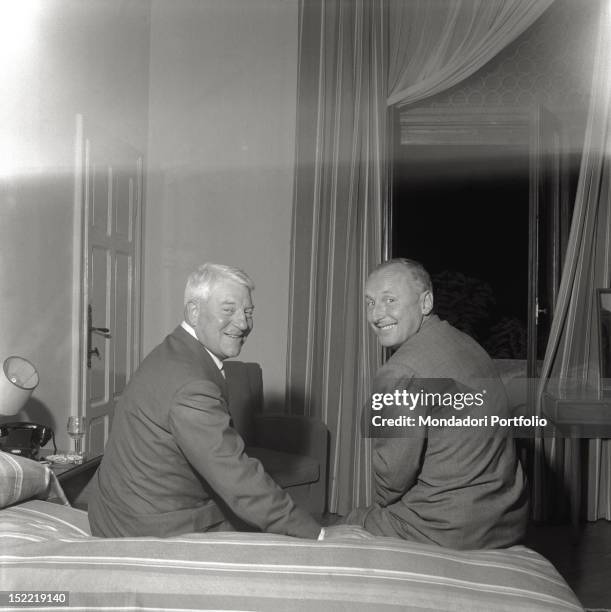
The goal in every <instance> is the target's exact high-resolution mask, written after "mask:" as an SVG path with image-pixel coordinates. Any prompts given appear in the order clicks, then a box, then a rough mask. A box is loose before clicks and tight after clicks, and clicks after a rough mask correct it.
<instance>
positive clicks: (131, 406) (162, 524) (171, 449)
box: [89, 327, 320, 538]
mask: <svg viewBox="0 0 611 612" xmlns="http://www.w3.org/2000/svg"><path fill="white" fill-rule="evenodd" d="M226 398H227V395H226V389H225V379H224V378H223V376H222V374H221V372H220V371H219V369H218V368H217V366H216V365H215V363H214V361H213V360H212V358H211V357H210V355H209V354H208V352H207V351H206V350H205V348H204V347H203V345H202V344H201V343H200V342H198V341H197V340H196V339H195V338H193V337H192V336H190V335H189V334H188V333H187V332H186V331H185V330H184V329H182V327H177V328H176V329H175V330H174V332H172V333H171V334H170V335H169V336H167V337H166V339H165V340H164V341H163V342H162V343H161V344H160V345H159V346H157V347H156V348H155V349H154V350H153V351H152V352H151V353H150V354H149V355H148V356H147V358H146V359H145V360H144V361H143V362H142V364H141V366H140V368H139V369H138V371H137V372H136V373H135V374H134V375H133V377H132V379H131V380H130V382H129V384H128V386H127V388H126V389H125V392H124V393H123V395H122V397H121V399H120V400H119V402H118V404H117V408H116V411H115V416H114V420H113V425H112V431H111V433H110V438H109V441H108V444H107V446H106V450H105V453H104V457H103V459H102V463H101V465H100V469H99V471H98V473H97V477H96V482H95V483H94V485H93V491H92V496H91V501H90V503H89V520H90V523H91V529H92V533H93V534H94V535H97V536H106V537H121V536H160V537H165V536H171V535H176V534H181V533H189V532H195V531H208V530H211V529H214V530H219V529H223V530H225V529H229V530H231V529H232V528H233V527H235V526H237V525H239V524H240V522H241V521H244V522H245V523H246V524H247V525H249V526H252V528H255V529H256V528H258V529H260V530H262V531H270V532H273V533H279V534H286V535H293V536H299V537H308V538H315V537H316V536H317V535H318V533H319V530H320V527H319V526H318V524H317V523H316V521H315V520H314V519H313V518H312V517H311V516H310V515H309V514H307V512H305V511H303V510H301V509H299V508H297V507H296V506H295V504H294V502H293V501H292V499H291V498H290V496H289V495H288V493H286V492H285V491H283V490H282V489H281V488H280V487H279V486H278V485H277V484H276V483H275V482H274V481H273V480H272V479H271V477H270V476H269V475H268V474H267V473H266V472H265V471H264V469H263V467H262V465H261V463H260V462H259V461H258V460H256V459H252V458H249V457H248V456H246V455H245V454H244V452H243V451H244V443H243V441H242V438H241V437H240V435H239V434H238V433H237V432H236V431H235V429H234V428H233V427H232V424H231V416H230V414H229V411H228V408H227V399H226Z"/></svg>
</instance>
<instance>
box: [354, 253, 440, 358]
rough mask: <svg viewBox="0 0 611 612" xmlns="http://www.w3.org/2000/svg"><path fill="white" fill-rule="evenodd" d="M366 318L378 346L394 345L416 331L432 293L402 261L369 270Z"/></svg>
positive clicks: (431, 299) (366, 287)
mask: <svg viewBox="0 0 611 612" xmlns="http://www.w3.org/2000/svg"><path fill="white" fill-rule="evenodd" d="M365 296H366V297H365V300H366V304H367V321H368V322H369V324H370V325H371V328H372V329H373V331H374V332H375V334H376V336H377V337H378V340H379V341H380V344H381V345H382V346H386V347H390V348H397V347H399V346H401V345H402V344H403V343H404V342H405V341H406V340H408V339H409V338H411V337H412V336H413V335H414V334H415V333H417V332H418V330H419V329H420V326H421V325H422V320H423V319H424V317H425V315H428V314H429V313H430V312H431V309H432V307H433V296H432V294H431V292H430V291H422V290H421V289H420V284H419V283H418V282H417V281H416V280H414V278H413V277H412V273H411V271H410V270H408V269H406V268H405V267H404V266H403V265H402V264H396V265H391V266H388V267H386V268H382V269H381V270H378V271H376V272H373V273H372V274H371V275H370V276H369V278H368V279H367V284H366V285H365Z"/></svg>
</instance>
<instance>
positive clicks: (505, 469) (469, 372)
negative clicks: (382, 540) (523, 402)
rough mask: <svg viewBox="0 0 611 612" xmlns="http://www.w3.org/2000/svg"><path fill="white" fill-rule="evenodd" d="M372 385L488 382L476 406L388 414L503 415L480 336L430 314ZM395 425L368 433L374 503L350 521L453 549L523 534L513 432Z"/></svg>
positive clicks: (468, 386) (462, 388)
mask: <svg viewBox="0 0 611 612" xmlns="http://www.w3.org/2000/svg"><path fill="white" fill-rule="evenodd" d="M373 386H374V392H378V393H392V392H394V390H395V389H398V390H407V391H411V392H413V393H418V392H419V391H420V390H424V391H425V392H443V393H456V392H459V393H460V392H463V393H464V392H468V391H471V392H473V391H481V389H482V387H484V388H485V389H486V402H485V404H484V405H483V406H481V407H477V406H472V407H464V408H463V409H462V410H460V411H456V410H455V409H454V408H453V407H445V408H442V407H435V408H430V409H427V410H425V409H423V408H419V409H418V410H415V411H414V412H413V413H410V412H409V411H408V410H406V409H399V410H395V414H394V416H396V415H398V414H399V413H402V414H406V415H408V414H411V415H417V414H425V415H426V414H430V415H431V416H433V417H450V416H452V414H454V415H456V416H457V417H461V418H464V417H466V416H467V415H470V416H472V417H473V418H481V417H483V416H485V415H486V414H488V416H489V417H490V416H491V415H492V414H493V413H494V414H496V415H498V416H500V417H506V416H508V413H507V398H506V394H505V390H504V387H503V385H502V382H501V381H500V379H499V377H498V375H497V373H496V370H495V367H494V364H493V362H492V360H491V359H490V358H489V356H488V355H487V354H486V352H485V351H484V350H483V349H482V348H481V347H480V346H479V344H477V342H475V341H474V340H473V339H472V338H470V337H469V336H467V335H466V334H463V333H462V332H460V331H459V330H457V329H455V328H454V327H452V326H451V325H449V324H448V323H447V322H445V321H441V320H440V319H439V318H438V317H437V316H436V315H432V316H431V317H430V318H428V319H426V320H425V322H424V324H423V326H422V328H421V329H420V331H419V332H418V333H417V334H415V335H414V336H412V337H411V338H410V339H409V340H408V341H407V342H405V343H404V344H403V345H402V346H401V347H399V349H398V350H397V351H396V352H395V353H394V354H393V355H392V357H391V358H390V359H389V360H388V361H387V362H386V364H385V365H384V366H383V367H382V368H380V370H379V371H378V373H377V374H376V378H375V381H374V385H373ZM366 414H369V415H370V414H371V413H367V412H366ZM399 435H402V437H378V438H376V439H374V440H373V449H374V451H373V465H374V471H375V492H376V500H375V501H376V505H374V506H372V507H370V508H367V509H359V510H358V511H356V512H355V513H353V515H352V516H351V517H348V522H356V523H360V524H363V525H364V526H365V528H366V529H367V530H369V531H371V532H372V533H376V534H380V535H398V536H400V537H402V538H405V539H409V540H416V541H420V542H427V543H435V544H439V545H442V546H447V547H450V548H459V549H467V548H500V547H505V546H511V545H513V544H515V543H517V542H519V541H520V539H521V538H522V537H523V535H524V531H525V528H526V521H527V515H528V499H527V495H526V487H525V479H524V475H523V473H522V468H521V466H520V463H519V462H518V461H517V457H516V453H515V448H514V441H513V439H512V438H510V437H507V436H502V435H496V436H495V435H493V430H492V429H490V428H483V427H482V428H479V427H445V428H440V427H429V428H427V427H419V428H415V429H413V430H412V429H411V428H410V429H409V431H402V432H400V433H399Z"/></svg>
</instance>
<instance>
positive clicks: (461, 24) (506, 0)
mask: <svg viewBox="0 0 611 612" xmlns="http://www.w3.org/2000/svg"><path fill="white" fill-rule="evenodd" d="M389 2H390V4H389V12H390V15H391V18H390V19H389V27H390V31H389V44H390V47H389V76H388V85H389V94H388V104H389V105H393V104H396V105H398V106H404V105H406V104H413V103H414V102H417V101H419V100H422V99H424V98H428V97H429V96H433V95H435V94H437V93H439V92H441V91H444V90H445V89H449V88H450V87H452V86H453V85H456V84H457V83H460V82H461V81H462V80H464V79H466V78H467V77H468V76H471V75H472V74H473V73H474V72H475V71H476V70H478V69H479V68H481V67H482V66H483V65H484V64H485V63H486V62H488V61H489V60H491V59H492V58H493V57H494V56H495V55H496V54H497V53H498V52H499V51H500V50H501V49H503V48H505V47H506V46H507V45H508V44H509V43H510V42H512V41H513V40H515V39H516V38H517V37H518V36H519V35H520V34H521V33H522V32H524V30H526V28H528V27H529V26H530V25H532V24H533V23H534V22H535V20H536V19H538V18H539V17H540V16H541V14H542V13H543V12H544V11H545V10H546V9H547V8H548V7H549V5H550V4H551V3H552V2H553V0H526V1H525V0H451V1H450V2H431V1H430V0H407V1H406V0H389Z"/></svg>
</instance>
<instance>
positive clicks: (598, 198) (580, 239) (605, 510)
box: [535, 2, 611, 521]
mask: <svg viewBox="0 0 611 612" xmlns="http://www.w3.org/2000/svg"><path fill="white" fill-rule="evenodd" d="M599 23H600V31H599V34H598V43H597V51H596V58H595V63H594V71H593V81H592V95H591V99H590V109H589V114H588V122H587V126H586V134H585V141H584V150H583V155H582V161H581V168H580V174H579V181H578V184H577V195H576V199H575V208H574V212H573V219H572V224H571V232H570V236H569V243H568V246H567V253H566V258H565V264H564V269H563V272H562V278H561V282H560V289H559V295H558V302H557V306H556V310H555V312H554V318H553V322H552V327H551V330H550V338H549V341H548V345H547V349H546V353H545V359H544V362H543V368H542V375H541V381H540V384H539V393H538V396H539V402H540V401H541V396H542V393H543V391H544V390H545V388H546V387H549V388H552V387H553V388H554V390H555V391H556V392H557V391H561V390H562V387H570V388H572V389H584V390H585V389H586V388H588V387H589V388H593V389H598V385H599V380H600V370H599V359H598V357H599V349H600V346H599V335H598V332H599V330H598V322H597V320H596V316H595V315H596V303H595V298H596V291H595V290H596V288H609V287H610V286H611V201H610V194H609V181H610V172H611V157H610V156H611V117H610V116H609V113H610V111H611V106H610V102H611V72H610V67H611V9H610V7H609V3H608V2H607V3H603V4H602V15H601V19H600V21H599ZM563 446H564V442H563V441H562V439H551V440H550V439H546V440H537V449H538V451H539V452H538V453H537V455H536V457H537V459H538V462H537V476H538V480H539V481H540V482H539V483H538V484H539V486H537V487H536V488H535V516H536V518H539V519H542V518H545V517H546V516H547V515H548V514H549V508H548V507H547V505H546V503H545V502H546V501H547V500H546V498H545V496H544V491H547V490H548V489H546V488H545V487H544V486H543V484H544V481H545V476H546V470H545V467H544V466H545V465H549V466H551V469H552V473H553V471H554V469H560V470H564V469H565V468H564V466H562V463H563V461H562V457H563V456H564V448H563ZM588 462H589V469H588V486H587V491H588V496H587V519H588V520H591V521H595V520H597V519H599V518H606V519H607V520H611V499H610V491H611V441H608V440H591V441H590V442H589V448H588ZM559 476H560V478H558V480H560V481H562V480H563V477H562V475H559Z"/></svg>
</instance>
